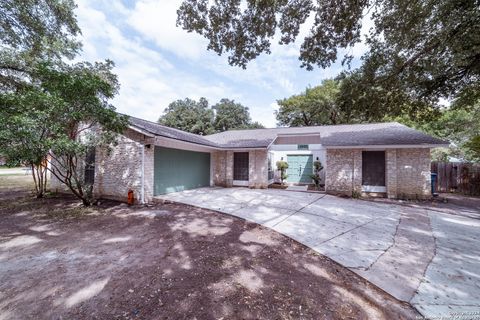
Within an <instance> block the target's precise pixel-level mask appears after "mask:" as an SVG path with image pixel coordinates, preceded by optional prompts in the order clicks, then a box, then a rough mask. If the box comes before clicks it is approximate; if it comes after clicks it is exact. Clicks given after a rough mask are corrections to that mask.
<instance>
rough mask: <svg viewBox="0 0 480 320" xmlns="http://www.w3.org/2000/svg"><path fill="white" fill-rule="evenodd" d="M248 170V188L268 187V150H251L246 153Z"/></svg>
mask: <svg viewBox="0 0 480 320" xmlns="http://www.w3.org/2000/svg"><path fill="white" fill-rule="evenodd" d="M248 155H249V159H248V162H249V163H248V164H249V170H248V171H249V172H248V186H249V187H250V188H262V189H263V188H267V187H268V152H267V150H252V151H250V152H249V153H248Z"/></svg>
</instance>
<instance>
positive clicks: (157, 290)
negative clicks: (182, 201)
mask: <svg viewBox="0 0 480 320" xmlns="http://www.w3.org/2000/svg"><path fill="white" fill-rule="evenodd" d="M22 179H23V180H25V181H26V178H22V177H18V176H17V177H15V178H12V177H10V178H6V177H1V178H0V319H18V318H22V319H34V318H35V319H37V318H49V319H53V318H55V319H85V318H88V319H125V318H129V319H137V318H138V319H222V318H223V319H255V318H262V319H411V318H414V317H415V316H416V315H417V314H416V313H415V312H414V311H413V309H411V307H410V306H408V305H404V304H401V303H400V302H398V301H397V300H395V299H393V298H392V297H390V296H388V295H387V294H385V293H384V292H382V291H380V290H379V289H377V288H376V287H374V286H372V285H371V284H369V283H368V282H366V281H365V280H363V279H362V278H360V277H358V276H357V275H355V274H354V273H352V272H350V271H349V270H347V269H345V268H343V267H341V266H339V265H338V264H336V263H334V262H332V261H331V260H329V259H328V258H326V257H323V256H320V255H317V254H315V253H314V252H313V251H311V250H309V249H307V248H306V247H304V246H302V245H300V244H298V243H297V242H295V241H293V240H291V239H289V238H287V237H285V236H282V235H280V234H278V233H276V232H274V231H271V230H269V229H265V228H263V227H260V226H258V225H255V224H251V223H247V222H245V221H243V220H240V219H237V218H234V217H230V216H228V215H225V214H221V213H217V212H214V211H210V210H204V209H198V208H194V207H189V206H185V205H173V204H169V205H159V206H156V207H150V208H143V207H136V208H128V207H126V206H125V205H123V204H119V203H115V202H103V203H102V204H101V206H100V207H99V208H94V209H90V208H88V209H85V208H82V207H80V206H79V204H78V202H77V201H76V200H75V199H73V198H69V197H65V196H63V197H50V198H48V199H40V200H39V199H33V198H32V197H31V196H28V192H26V191H25V190H26V189H25V187H26V186H28V182H27V184H25V183H22V182H21V181H20V180H22ZM19 181H20V182H19ZM6 186H8V187H6Z"/></svg>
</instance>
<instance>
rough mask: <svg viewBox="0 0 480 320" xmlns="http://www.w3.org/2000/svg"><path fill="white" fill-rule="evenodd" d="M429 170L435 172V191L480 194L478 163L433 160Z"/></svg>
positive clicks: (479, 166)
mask: <svg viewBox="0 0 480 320" xmlns="http://www.w3.org/2000/svg"><path fill="white" fill-rule="evenodd" d="M431 170H432V173H436V174H437V183H436V184H435V191H436V192H458V193H463V194H467V195H476V196H478V195H480V164H478V163H463V162H440V161H434V162H432V169H431Z"/></svg>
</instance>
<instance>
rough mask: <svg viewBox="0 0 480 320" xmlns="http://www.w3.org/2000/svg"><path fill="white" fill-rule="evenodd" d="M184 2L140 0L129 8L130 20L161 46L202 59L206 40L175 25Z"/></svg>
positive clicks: (179, 54) (143, 33)
mask: <svg viewBox="0 0 480 320" xmlns="http://www.w3.org/2000/svg"><path fill="white" fill-rule="evenodd" d="M181 3H182V1H181V0H162V1H154V0H140V1H138V2H137V3H136V4H135V8H134V9H133V11H132V12H130V14H129V18H128V20H127V22H128V23H129V24H130V26H131V27H132V28H133V29H135V30H136V31H138V32H139V33H141V34H142V36H143V37H145V38H146V39H148V40H153V41H154V42H155V44H156V45H157V46H158V47H160V48H163V49H166V50H168V51H170V52H173V53H175V54H176V55H178V56H180V57H186V58H189V59H199V58H200V57H201V56H202V55H204V53H205V48H206V47H207V41H206V40H205V39H204V38H203V37H201V36H200V35H198V34H195V33H188V32H186V31H184V30H182V29H181V28H178V27H177V26H176V21H177V9H178V8H179V7H180V4H181Z"/></svg>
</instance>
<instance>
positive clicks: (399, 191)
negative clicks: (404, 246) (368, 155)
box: [325, 148, 430, 199]
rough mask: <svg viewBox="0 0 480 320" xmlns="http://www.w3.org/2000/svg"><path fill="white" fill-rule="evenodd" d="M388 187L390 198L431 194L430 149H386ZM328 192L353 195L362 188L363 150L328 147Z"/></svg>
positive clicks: (426, 196)
mask: <svg viewBox="0 0 480 320" xmlns="http://www.w3.org/2000/svg"><path fill="white" fill-rule="evenodd" d="M385 161H386V166H385V170H386V173H385V175H386V177H385V178H386V180H385V182H386V187H387V196H388V197H389V198H405V199H417V198H419V199H422V198H428V197H430V149H428V148H416V149H411V148H409V149H388V150H386V151H385ZM327 166H328V167H327V170H326V174H325V175H326V188H327V192H331V193H341V194H346V195H352V192H353V191H355V192H361V188H362V150H360V149H328V150H327Z"/></svg>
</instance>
